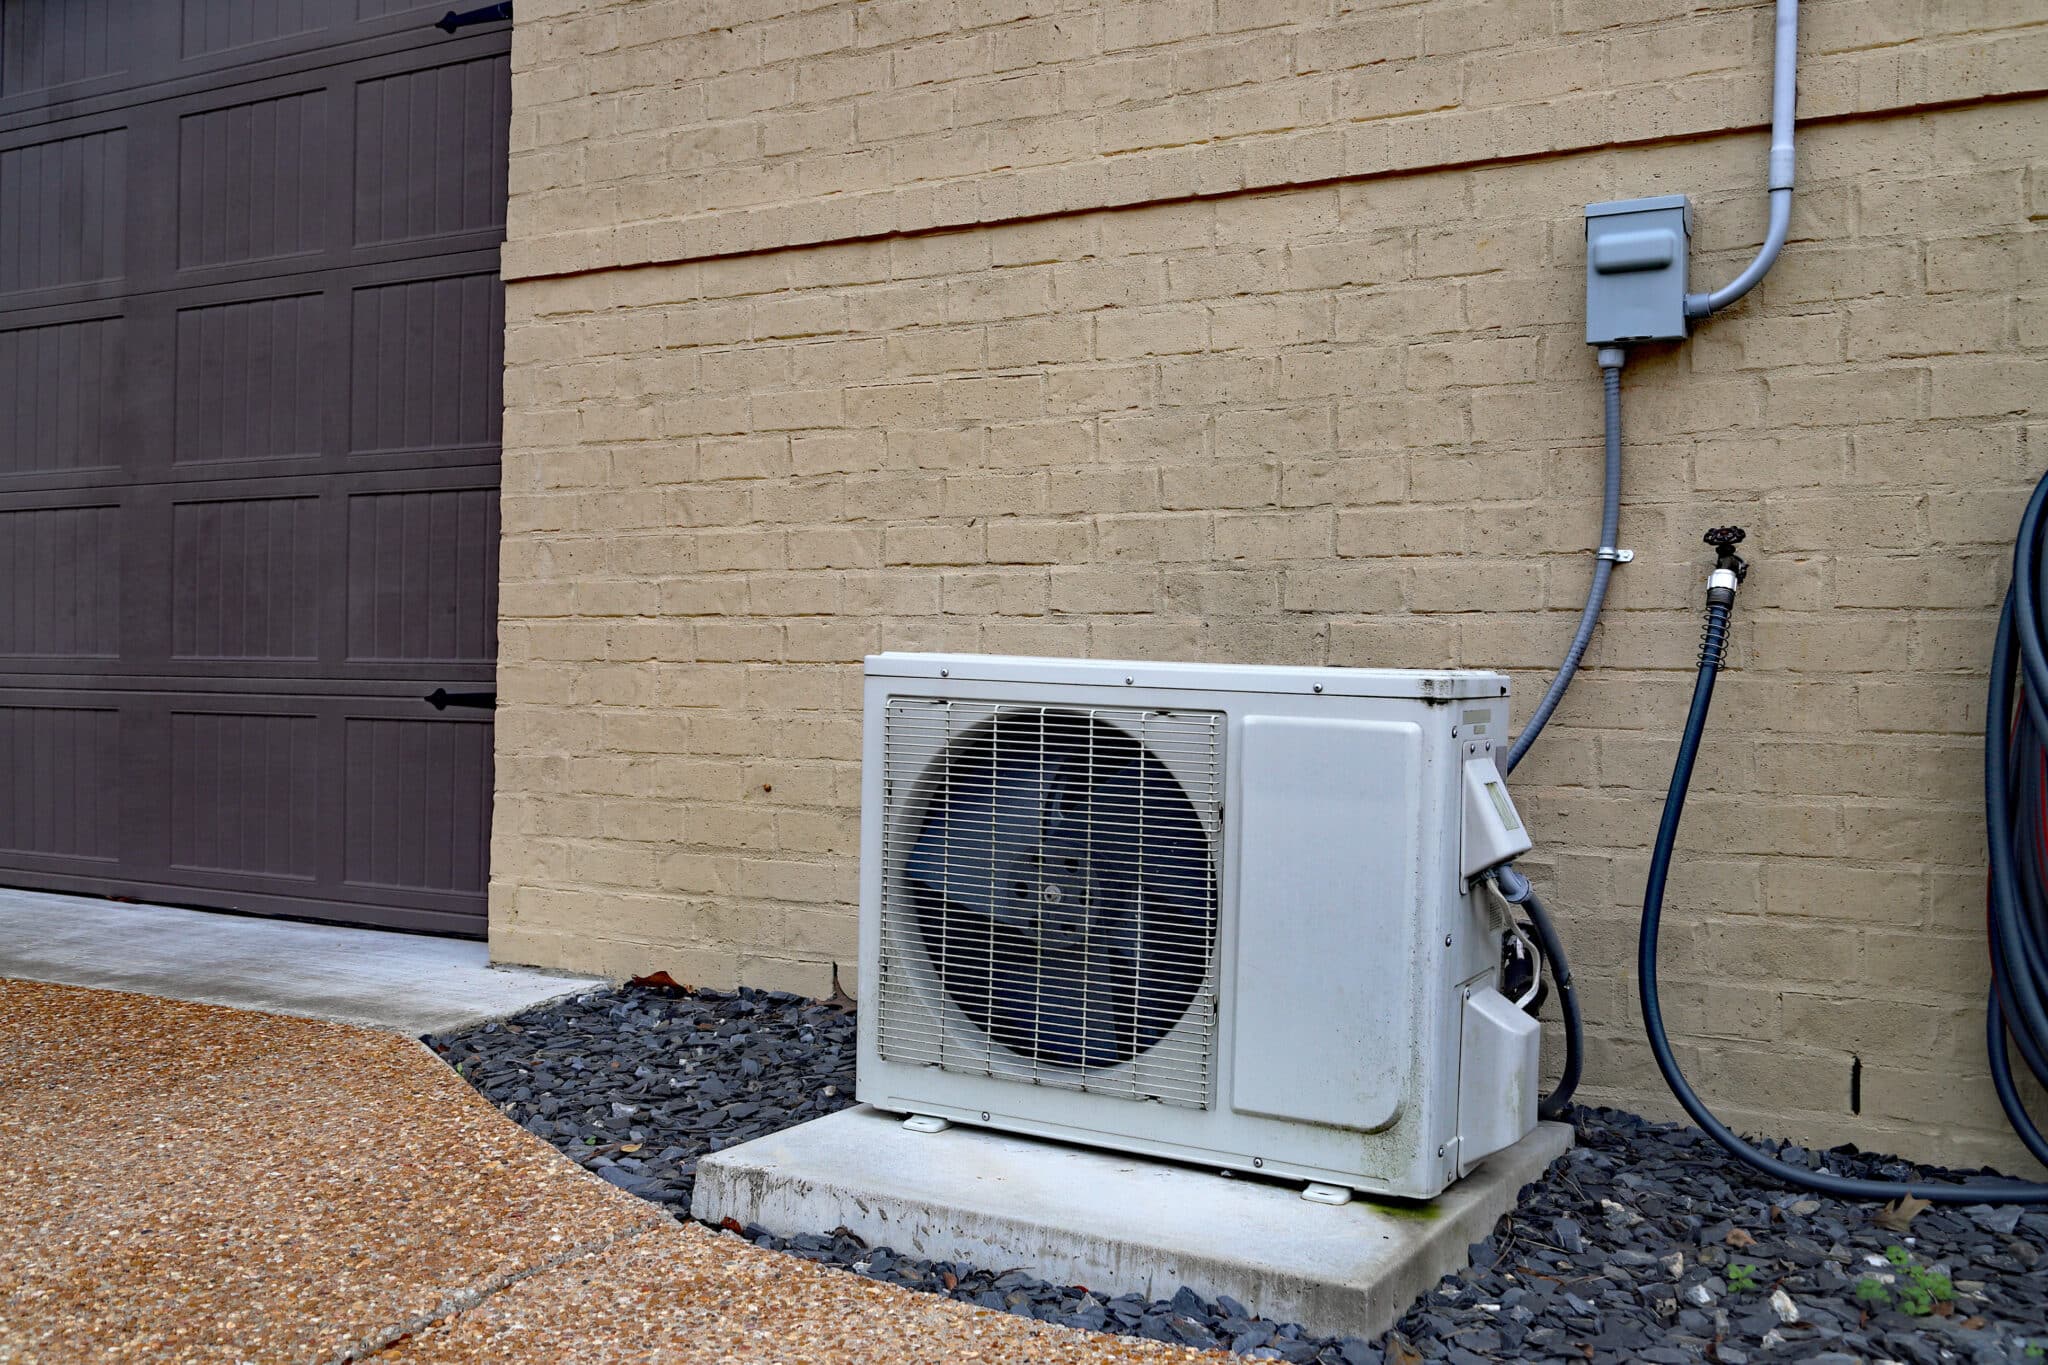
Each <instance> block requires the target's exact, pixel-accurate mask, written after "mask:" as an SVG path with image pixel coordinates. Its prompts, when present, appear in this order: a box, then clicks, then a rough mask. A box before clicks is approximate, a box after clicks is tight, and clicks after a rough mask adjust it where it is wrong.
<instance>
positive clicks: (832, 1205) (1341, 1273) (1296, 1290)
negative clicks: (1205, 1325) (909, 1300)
mask: <svg viewBox="0 0 2048 1365" xmlns="http://www.w3.org/2000/svg"><path fill="white" fill-rule="evenodd" d="M1571 1143H1572V1130H1571V1127H1570V1125H1568V1124H1562V1123H1545V1124H1539V1125H1538V1126H1537V1128H1536V1131H1535V1132H1533V1133H1531V1134H1530V1135H1529V1136H1528V1137H1526V1138H1524V1139H1522V1141H1521V1142H1519V1143H1517V1144H1516V1145H1515V1146H1513V1147H1510V1148H1508V1149H1507V1150H1506V1151H1504V1152H1496V1153H1495V1154H1494V1155H1493V1156H1491V1157H1488V1158H1487V1160H1486V1161H1485V1162H1484V1163H1483V1164H1482V1165H1481V1166H1480V1168H1479V1169H1478V1170H1477V1171H1475V1172H1473V1173H1472V1174H1471V1175H1470V1176H1467V1177H1466V1178H1465V1179H1464V1180H1461V1181H1459V1182H1458V1183H1457V1184H1456V1185H1453V1186H1452V1187H1451V1188H1450V1189H1449V1190H1447V1191H1445V1192H1444V1193H1443V1194H1442V1195H1440V1196H1438V1197H1437V1198H1436V1199H1434V1200H1432V1201H1430V1202H1429V1203H1427V1204H1407V1203H1370V1202H1366V1201H1364V1200H1353V1201H1352V1202H1351V1203H1349V1204H1346V1205H1343V1206H1341V1207H1332V1206H1329V1205H1324V1204H1314V1203H1310V1202H1308V1201H1306V1200H1304V1199H1302V1198H1301V1195H1300V1189H1299V1187H1298V1186H1294V1185H1281V1184H1276V1183H1270V1182H1266V1181H1259V1180H1250V1179H1245V1178H1241V1177H1238V1178H1226V1177H1224V1176H1220V1175H1217V1174H1216V1173H1214V1172H1211V1171H1206V1170H1197V1169H1194V1168H1191V1167H1186V1166H1176V1165H1170V1164H1167V1163H1164V1162H1156V1161H1145V1160H1141V1159H1139V1158H1136V1157H1128V1156H1122V1155H1118V1154H1116V1153H1112V1152H1100V1151H1093V1150H1090V1149H1087V1148H1082V1147H1068V1146H1063V1145H1060V1144H1058V1143H1051V1142H1041V1141H1038V1140H1036V1139H1033V1138H1025V1137H1014V1136H1011V1135H1009V1134H1004V1133H993V1132H988V1131H985V1130H981V1129H968V1128H963V1127H958V1126H956V1127H954V1128H951V1129H948V1130H947V1131H946V1132H943V1133H935V1134H921V1133H911V1132H906V1131H905V1130H904V1128H903V1126H902V1122H901V1120H900V1119H898V1118H897V1117H895V1116H894V1115H889V1114H882V1113H879V1112H877V1111H875V1110H873V1109H870V1108H868V1107H867V1106H866V1105H861V1106H859V1107H856V1108H853V1109H847V1110H842V1111H841V1112H839V1113H837V1114H833V1115H831V1116H830V1117H827V1118H822V1119H814V1120H813V1121H811V1122H810V1123H805V1124H799V1125H798V1126H797V1127H795V1128H790V1129H786V1130H785V1131H783V1132H780V1133H775V1134H771V1135H770V1136H768V1137H763V1138H756V1139H755V1140H753V1141H752V1142H747V1143H742V1144H741V1145H739V1146H737V1147H732V1148H729V1149H727V1150H726V1151H723V1152H719V1153H716V1154H715V1155H712V1156H707V1157H705V1158H704V1159H703V1160H702V1161H701V1162H699V1163H698V1166H697V1189H696V1195H695V1197H694V1199H693V1200H692V1202H691V1206H690V1212H691V1213H692V1214H693V1215H694V1216H695V1217H698V1218H702V1219H705V1220H707V1221H711V1222H718V1221H720V1220H723V1219H726V1218H733V1219H737V1220H738V1221H739V1222H740V1223H742V1224H748V1223H752V1224H758V1225H759V1226H761V1227H764V1228H766V1229H768V1230H769V1231H770V1232H774V1233H778V1234H781V1235H783V1236H789V1235H793V1234H796V1233H800V1232H824V1231H829V1230H830V1229H832V1228H835V1227H845V1228H849V1229H851V1230H852V1231H854V1232H856V1233H859V1234H860V1235H861V1236H862V1237H863V1238H865V1239H866V1240H867V1241H868V1243H869V1244H870V1245H873V1246H887V1247H890V1248H892V1249H894V1250H895V1251H897V1252H899V1253H903V1254H906V1255H912V1256H920V1257H924V1258H926V1259H930V1260H941V1261H963V1262H966V1263H968V1264H970V1265H977V1266H981V1267H983V1268H986V1269H995V1270H1010V1269H1024V1270H1027V1271H1030V1272H1031V1273H1032V1274H1035V1275H1038V1276H1040V1277H1042V1278H1044V1279H1047V1280H1051V1281H1052V1282H1054V1283H1056V1284H1080V1285H1086V1286H1087V1287H1088V1288H1089V1289H1091V1290H1094V1291H1096V1292H1097V1293H1102V1294H1110V1295H1115V1294H1125V1293H1131V1292H1136V1293H1140V1294H1144V1295H1146V1296H1147V1297H1149V1298H1169V1297H1171V1296H1172V1295H1173V1293H1174V1291H1175V1290H1177V1289H1179V1288H1180V1287H1181V1286H1182V1285H1187V1286H1188V1287H1190V1288H1192V1289H1194V1290H1195V1291H1196V1292H1197V1293H1199V1294H1202V1295H1203V1296H1205V1297H1207V1298H1214V1297H1216V1296H1217V1295H1218V1294H1228V1295H1230V1296H1231V1297H1232V1298H1234V1299H1237V1300H1238V1301H1239V1302H1241V1303H1243V1304H1244V1305H1246V1306H1247V1307H1249V1308H1251V1309H1252V1310H1253V1311H1254V1312H1257V1313H1260V1314H1262V1315H1264V1316H1266V1317H1269V1318H1273V1319H1275V1320H1277V1321H1281V1322H1299V1323H1301V1324H1302V1325H1304V1326H1306V1327H1309V1328H1311V1329H1313V1330H1315V1331H1316V1332H1319V1333H1324V1334H1328V1335H1332V1336H1360V1337H1372V1336H1376V1335H1377V1334H1378V1333H1380V1332H1382V1331H1384V1330H1385V1329H1386V1328H1388V1327H1390V1326H1392V1325H1393V1323H1394V1321H1395V1320H1396V1319H1397V1318H1399V1317H1400V1316H1401V1314H1402V1313H1404V1312H1406V1311H1407V1309H1408V1307H1409V1305H1410V1304H1412V1303H1413V1302H1414V1301H1415V1299H1416V1298H1417V1297H1418V1296H1419V1295H1421V1294H1422V1293H1423V1292H1424V1291H1426V1290H1428V1289H1429V1288H1430V1287H1431V1286H1433V1285H1434V1284H1435V1283H1436V1282H1437V1280H1438V1279H1440V1278H1441V1277H1442V1276H1444V1275H1445V1274H1448V1273H1449V1272H1451V1271H1453V1270H1458V1269H1462V1268H1463V1267H1464V1266H1465V1265H1466V1264H1467V1263H1468V1262H1467V1255H1466V1251H1467V1248H1468V1247H1469V1246H1470V1245H1471V1244H1472V1243H1473V1242H1476V1241H1479V1240H1480V1239H1481V1238H1483V1237H1485V1236H1487V1235H1488V1234H1489V1233H1491V1232H1492V1231H1493V1225H1494V1222H1495V1220H1496V1219H1498V1218H1499V1217H1500V1216H1501V1215H1502V1214H1504V1213H1506V1212H1508V1211H1509V1210H1510V1209H1512V1208H1513V1207H1514V1205H1515V1201H1516V1198H1517V1196H1518V1195H1519V1194H1520V1192H1521V1190H1522V1187H1523V1186H1524V1185H1527V1184H1529V1183H1530V1182H1531V1181H1533V1180H1535V1179H1536V1178H1537V1177H1539V1176H1541V1175H1542V1174H1543V1172H1544V1170H1545V1169H1546V1168H1548V1167H1549V1165H1550V1163H1551V1162H1552V1161H1554V1160H1556V1159H1557V1158H1558V1157H1559V1156H1562V1155H1563V1154H1564V1153H1565V1152H1566V1151H1567V1150H1568V1149H1569V1148H1570V1147H1571Z"/></svg>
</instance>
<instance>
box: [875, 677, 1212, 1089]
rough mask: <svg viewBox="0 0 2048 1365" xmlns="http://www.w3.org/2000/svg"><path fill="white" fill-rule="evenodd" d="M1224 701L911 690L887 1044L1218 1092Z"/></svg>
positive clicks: (905, 716)
mask: <svg viewBox="0 0 2048 1365" xmlns="http://www.w3.org/2000/svg"><path fill="white" fill-rule="evenodd" d="M1222 733H1223V717H1222V715H1221V714H1220V713H1217V712H1209V711H1179V710H1175V711H1164V710H1157V709H1150V708H1142V707H1095V708H1079V707H1050V706H1031V705H1018V704H1014V703H1002V702H981V701H947V700H940V699H934V698H918V697H895V698H891V699H890V700H889V701H888V703H887V704H886V710H885V714H884V717H883V774H884V776H883V787H884V798H883V804H884V815H883V833H882V842H883V859H884V870H883V885H882V905H881V956H880V964H879V975H880V981H879V988H880V989H879V1006H880V1008H879V1030H878V1032H879V1044H880V1052H881V1055H882V1056H883V1057H884V1058H886V1059H888V1060H890V1061H895V1062H906V1063H913V1064H924V1065H932V1066H938V1067H941V1068H943V1069H945V1070H948V1071H956V1072H964V1073H970V1074H976V1075H986V1076H995V1077H1000V1078H1003V1079H1010V1080H1019V1081H1027V1082H1031V1083H1035V1084H1040V1085H1050V1086H1059V1087H1064V1088H1068V1089H1074V1090H1085V1091H1089V1092H1093V1093H1103V1094H1112V1095H1118V1096H1122V1097H1125V1098H1129V1099H1138V1100H1158V1101H1163V1102H1166V1103H1170V1104H1180V1105H1187V1106H1191V1107H1197V1108H1199V1107H1204V1106H1206V1105H1207V1104H1208V1102H1209V1074H1210V1057H1211V1052H1212V1044H1213V1040H1214V1031H1215V1024H1216V1008H1215V956H1216V953H1215V949H1216V921H1217V846H1218V831H1219V828H1220V821H1219V814H1218V813H1219V810H1220V806H1219V801H1220V799H1221V796H1220V793H1221V777H1222V744H1221V739H1222Z"/></svg>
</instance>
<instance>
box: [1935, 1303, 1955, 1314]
mask: <svg viewBox="0 0 2048 1365" xmlns="http://www.w3.org/2000/svg"><path fill="white" fill-rule="evenodd" d="M1955 1311H1956V1306H1955V1305H1954V1304H1952V1303H1950V1302H1949V1301H1948V1300H1947V1299H1939V1300H1937V1301H1936V1302H1935V1305H1934V1316H1936V1317H1938V1318H1945V1317H1948V1316H1949V1315H1950V1314H1951V1313H1954V1312H1955Z"/></svg>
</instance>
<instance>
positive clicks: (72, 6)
mask: <svg viewBox="0 0 2048 1365" xmlns="http://www.w3.org/2000/svg"><path fill="white" fill-rule="evenodd" d="M144 3H146V0H0V99H15V98H20V97H23V96H29V95H40V94H46V93H48V92H50V91H52V90H55V89H57V88H59V87H61V86H67V85H76V84H78V83H80V82H84V81H98V80H103V79H105V78H106V77H109V76H120V75H122V74H124V73H125V72H126V71H127V69H128V64H129V59H130V57H131V56H132V55H133V52H132V46H131V43H130V39H129V34H130V32H131V31H132V27H133V22H134V20H135V18H136V17H137V12H138V11H139V10H140V8H141V6H142V5H143V4H144Z"/></svg>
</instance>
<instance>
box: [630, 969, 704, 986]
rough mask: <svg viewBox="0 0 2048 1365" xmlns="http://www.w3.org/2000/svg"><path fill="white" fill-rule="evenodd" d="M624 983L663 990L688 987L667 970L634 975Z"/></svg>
mask: <svg viewBox="0 0 2048 1365" xmlns="http://www.w3.org/2000/svg"><path fill="white" fill-rule="evenodd" d="M626 984H627V985H630V986H646V987H651V988H653V989H656V990H665V991H687V990H688V989H690V988H689V987H688V986H685V985H684V984H683V983H682V982H680V981H678V980H676V979H675V978H674V977H672V976H670V975H669V974H668V973H667V972H649V973H648V974H647V975H646V976H636V977H634V978H633V979H632V980H630V981H629V982H627V983H626Z"/></svg>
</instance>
